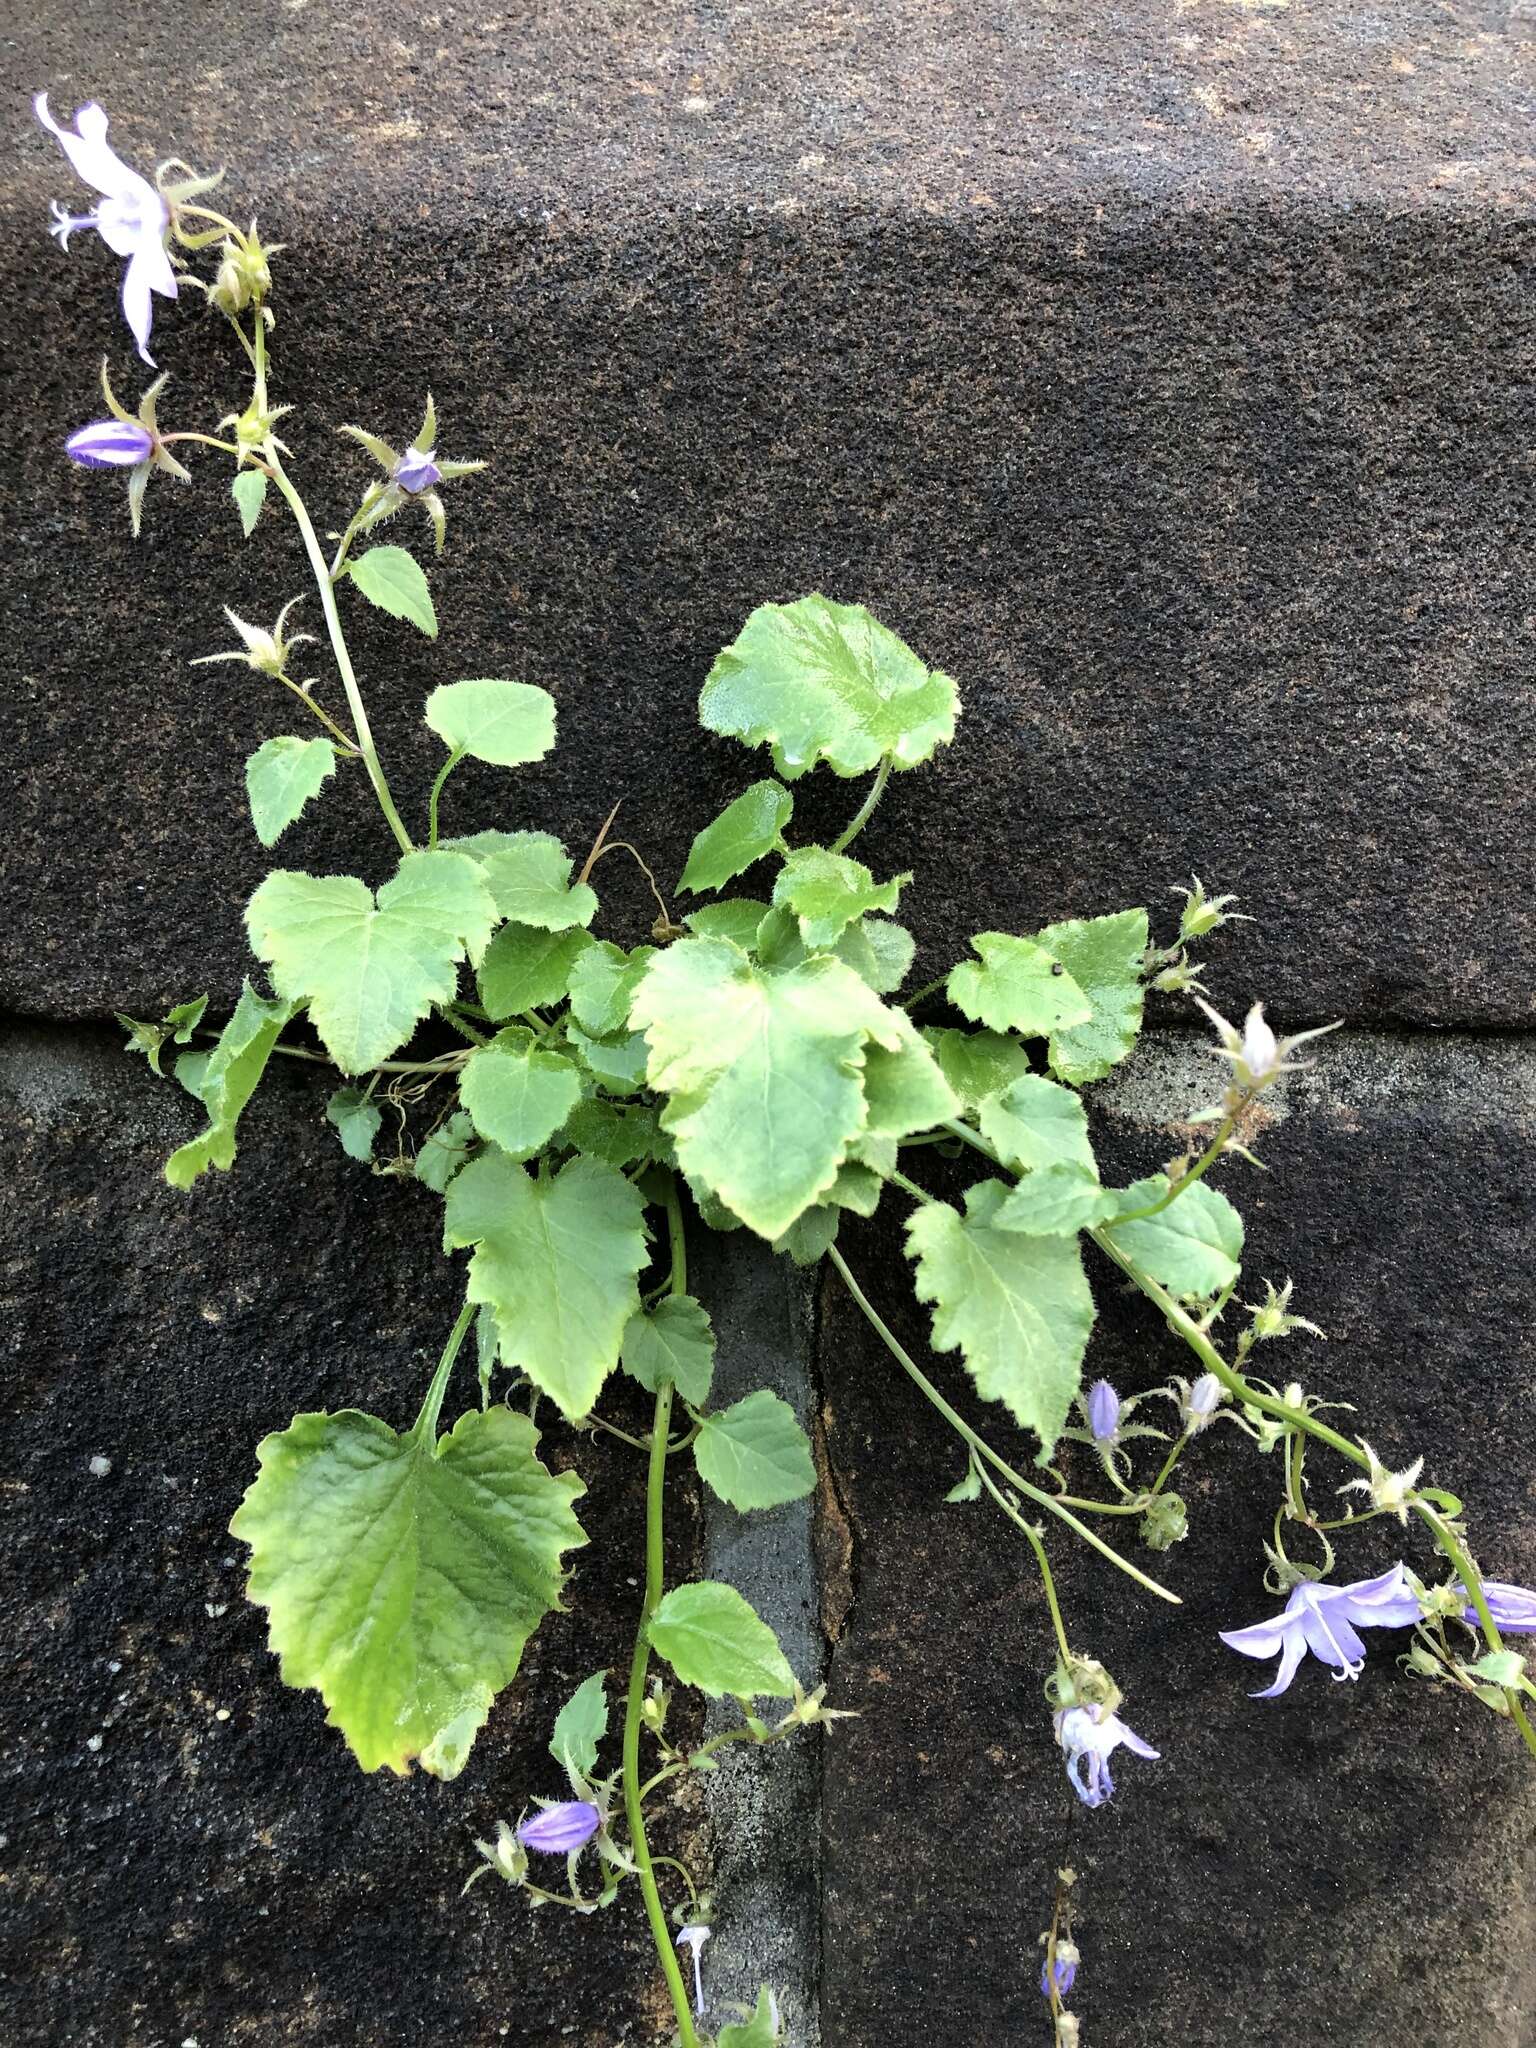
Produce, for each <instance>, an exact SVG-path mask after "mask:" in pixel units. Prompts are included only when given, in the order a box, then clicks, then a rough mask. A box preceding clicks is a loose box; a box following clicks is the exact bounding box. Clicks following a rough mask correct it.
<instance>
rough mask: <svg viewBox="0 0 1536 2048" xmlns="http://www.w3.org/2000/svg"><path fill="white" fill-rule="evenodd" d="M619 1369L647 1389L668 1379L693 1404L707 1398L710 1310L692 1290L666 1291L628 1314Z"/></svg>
mask: <svg viewBox="0 0 1536 2048" xmlns="http://www.w3.org/2000/svg"><path fill="white" fill-rule="evenodd" d="M621 1357H622V1361H623V1366H624V1370H625V1371H626V1372H627V1373H628V1374H629V1376H630V1378H631V1379H636V1380H638V1381H639V1382H640V1384H641V1386H642V1387H644V1388H646V1389H647V1391H648V1392H650V1393H652V1394H654V1393H656V1392H657V1391H658V1390H659V1389H660V1388H661V1387H662V1386H663V1385H664V1383H665V1382H666V1381H668V1380H670V1381H671V1382H672V1384H673V1386H675V1387H676V1388H677V1391H678V1392H679V1393H680V1394H681V1395H682V1397H683V1399H684V1400H685V1401H691V1402H692V1403H693V1405H694V1407H695V1408H698V1407H701V1406H702V1405H703V1403H704V1402H705V1401H707V1400H708V1399H709V1383H710V1381H711V1380H712V1379H713V1378H714V1375H715V1332H714V1326H713V1325H712V1324H711V1322H710V1320H709V1311H708V1310H707V1309H706V1308H705V1307H704V1305H703V1303H702V1302H698V1301H695V1300H694V1298H693V1296H692V1295H691V1294H668V1295H665V1296H664V1297H663V1298H662V1300H660V1301H658V1302H657V1304H656V1306H655V1307H654V1308H650V1309H641V1310H639V1311H638V1312H637V1313H636V1314H634V1315H632V1316H631V1317H630V1319H629V1322H628V1323H627V1325H626V1326H625V1330H624V1343H623V1348H622V1352H621Z"/></svg>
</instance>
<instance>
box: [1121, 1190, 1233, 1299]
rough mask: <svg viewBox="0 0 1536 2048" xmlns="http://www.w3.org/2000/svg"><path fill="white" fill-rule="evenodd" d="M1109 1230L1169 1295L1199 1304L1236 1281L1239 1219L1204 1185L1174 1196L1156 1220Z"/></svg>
mask: <svg viewBox="0 0 1536 2048" xmlns="http://www.w3.org/2000/svg"><path fill="white" fill-rule="evenodd" d="M1164 1191H1165V1192H1166V1183H1165V1184H1164ZM1154 1199H1155V1198H1154ZM1109 1229H1110V1234H1111V1235H1112V1236H1113V1238H1114V1240H1115V1243H1116V1244H1117V1245H1118V1246H1119V1247H1120V1249H1121V1251H1123V1252H1124V1253H1125V1255H1126V1257H1127V1258H1130V1259H1134V1260H1135V1262H1136V1264H1137V1265H1138V1266H1140V1267H1141V1268H1142V1270H1143V1271H1144V1272H1147V1273H1150V1274H1151V1276H1152V1278H1153V1279H1154V1280H1156V1281H1159V1282H1160V1283H1161V1284H1162V1285H1163V1286H1164V1287H1166V1288H1167V1289H1168V1291H1169V1293H1170V1294H1180V1295H1197V1296H1199V1297H1201V1298H1202V1299H1203V1298H1204V1297H1205V1296H1207V1295H1211V1294H1220V1293H1221V1291H1222V1289H1223V1288H1224V1287H1229V1286H1231V1285H1232V1283H1233V1282H1234V1281H1235V1280H1236V1278H1237V1275H1238V1269H1239V1267H1240V1266H1241V1264H1242V1258H1243V1219H1242V1217H1241V1216H1239V1215H1238V1213H1237V1211H1236V1210H1235V1209H1234V1208H1233V1206H1232V1204H1231V1203H1230V1202H1229V1201H1228V1200H1227V1198H1226V1196H1225V1195H1224V1194H1222V1193H1221V1192H1220V1190H1219V1189H1217V1188H1213V1187H1212V1186H1211V1184H1210V1182H1209V1181H1206V1180H1197V1181H1196V1182H1195V1183H1194V1184H1193V1186H1191V1187H1187V1188H1186V1189H1185V1190H1184V1192H1183V1194H1182V1195H1176V1196H1175V1197H1174V1199H1173V1200H1172V1201H1171V1202H1170V1203H1169V1204H1168V1207H1167V1208H1166V1209H1164V1210H1162V1211H1161V1212H1160V1213H1159V1214H1158V1215H1156V1216H1143V1217H1142V1218H1141V1219H1140V1221H1139V1222H1127V1223H1113V1224H1111V1225H1110V1226H1109Z"/></svg>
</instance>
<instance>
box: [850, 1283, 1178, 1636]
mask: <svg viewBox="0 0 1536 2048" xmlns="http://www.w3.org/2000/svg"><path fill="white" fill-rule="evenodd" d="M827 1256H828V1258H829V1259H830V1260H831V1261H832V1263H833V1265H834V1266H836V1268H837V1270H838V1272H839V1273H840V1274H841V1275H842V1278H843V1284H844V1286H845V1287H846V1288H847V1289H848V1292H849V1293H850V1294H851V1295H852V1296H853V1298H854V1301H855V1302H856V1303H857V1305H858V1307H859V1309H860V1311H861V1313H862V1314H863V1316H864V1318H865V1320H866V1321H867V1322H868V1324H869V1326H870V1328H871V1329H872V1330H873V1331H874V1333H875V1335H876V1336H877V1337H878V1338H879V1339H880V1341H881V1343H882V1344H884V1346H885V1348H886V1350H887V1351H889V1352H890V1354H891V1356H892V1357H893V1358H894V1359H895V1360H896V1363H897V1364H898V1365H899V1366H900V1367H901V1368H902V1370H903V1372H905V1373H906V1374H907V1376H908V1378H909V1379H910V1380H911V1381H912V1382H913V1384H914V1385H915V1386H916V1387H917V1388H918V1389H919V1391H920V1392H921V1393H923V1394H924V1395H926V1397H927V1398H928V1400H930V1401H931V1402H932V1403H933V1405H934V1407H935V1408H937V1409H938V1411H939V1413H940V1414H941V1415H942V1416H943V1418H944V1420H945V1421H946V1422H947V1423H948V1424H949V1426H950V1428H951V1429H953V1430H954V1431H955V1432H956V1434H957V1435H958V1436H960V1437H962V1438H963V1439H964V1440H965V1442H966V1443H967V1444H969V1445H970V1447H971V1449H972V1450H973V1451H975V1452H976V1453H977V1454H978V1456H980V1457H983V1458H985V1459H986V1461H987V1463H988V1464H989V1465H990V1466H991V1467H992V1469H993V1471H994V1472H1000V1473H1001V1474H1002V1476H1003V1477H1004V1479H1006V1480H1007V1482H1008V1484H1009V1485H1010V1486H1013V1487H1017V1489H1018V1491H1019V1492H1020V1493H1022V1494H1023V1495H1024V1496H1025V1498H1026V1499H1028V1500H1032V1501H1034V1502H1035V1503H1036V1504H1037V1505H1038V1506H1040V1507H1043V1508H1044V1509H1045V1510H1046V1511H1047V1512H1048V1513H1049V1514H1053V1515H1055V1517H1056V1518H1057V1520H1058V1521H1061V1522H1065V1523H1066V1525H1067V1527H1068V1528H1069V1529H1071V1530H1072V1531H1073V1532H1074V1533H1075V1534H1076V1535H1078V1536H1080V1537H1081V1538H1082V1539H1083V1541H1084V1542H1085V1543H1086V1544H1087V1545H1088V1547H1089V1548H1090V1549H1091V1550H1096V1551H1097V1552H1098V1553H1099V1555H1100V1556H1101V1557H1107V1558H1108V1559H1109V1561H1110V1563H1111V1564H1112V1565H1116V1566H1118V1567H1119V1569H1120V1570H1121V1571H1123V1572H1125V1573H1126V1574H1127V1575H1128V1576H1129V1577H1130V1578H1133V1579H1134V1580H1135V1581H1136V1583H1137V1584H1138V1585H1139V1586H1145V1587H1146V1589H1147V1591H1148V1592H1149V1593H1155V1594H1156V1595H1157V1597H1158V1599H1159V1600H1166V1601H1167V1602H1168V1603H1169V1605H1170V1606H1173V1607H1178V1606H1181V1605H1182V1604H1183V1603H1182V1602H1181V1601H1180V1599H1179V1596H1178V1594H1177V1593H1170V1592H1169V1590H1168V1588H1167V1587H1166V1586H1160V1585H1159V1584H1158V1582H1157V1580H1156V1579H1153V1578H1149V1577H1148V1576H1147V1574H1146V1573H1145V1572H1144V1571H1141V1570H1139V1569H1138V1567H1137V1566H1135V1565H1133V1564H1132V1563H1131V1562H1130V1560H1129V1559H1128V1558H1124V1557H1122V1556H1121V1555H1120V1553H1119V1551H1118V1550H1114V1549H1112V1548H1111V1546H1110V1545H1109V1544H1107V1543H1106V1542H1105V1541H1104V1539H1103V1537H1102V1536H1096V1535H1095V1534H1094V1532H1093V1531H1092V1530H1091V1529H1090V1528H1089V1527H1088V1526H1087V1525H1086V1523H1083V1522H1080V1521H1079V1520H1078V1519H1077V1517H1076V1515H1074V1514H1071V1513H1069V1512H1068V1510H1067V1509H1066V1508H1064V1507H1063V1506H1062V1505H1061V1503H1060V1501H1059V1500H1058V1499H1057V1498H1056V1496H1055V1495H1054V1494H1051V1493H1047V1492H1045V1490H1044V1489H1043V1488H1042V1487H1039V1486H1032V1485H1031V1484H1030V1482H1029V1481H1028V1480H1027V1479H1025V1478H1024V1477H1023V1475H1022V1474H1021V1473H1018V1472H1015V1471H1014V1469H1013V1467H1012V1466H1011V1465H1010V1464H1008V1463H1007V1462H1006V1461H1005V1460H1004V1459H1003V1458H1001V1457H999V1455H998V1454H997V1452H996V1451H994V1450H993V1448H992V1446H991V1445H990V1444H989V1443H988V1442H987V1440H986V1438H985V1437H982V1436H978V1435H977V1433H976V1431H975V1430H974V1429H972V1428H971V1426H970V1424H969V1423H968V1422H967V1421H966V1420H965V1418H964V1416H962V1415H961V1414H960V1413H959V1412H958V1411H957V1410H956V1409H954V1408H952V1407H951V1406H950V1405H949V1403H948V1402H947V1401H946V1400H945V1398H944V1396H943V1395H942V1394H941V1393H940V1392H939V1390H938V1388H937V1387H936V1386H935V1385H934V1384H933V1381H932V1380H931V1379H929V1377H928V1375H927V1374H926V1373H925V1372H924V1371H923V1370H922V1368H921V1367H920V1366H919V1365H918V1363H917V1361H916V1360H915V1359H914V1358H913V1357H912V1355H911V1354H910V1352H908V1351H907V1350H906V1349H905V1348H904V1347H903V1346H902V1345H901V1344H900V1343H899V1342H898V1341H897V1338H896V1336H895V1333H894V1332H893V1331H892V1330H891V1329H890V1327H889V1326H888V1325H887V1324H886V1323H885V1322H884V1321H883V1320H882V1319H881V1317H880V1315H879V1313H878V1311H877V1310H876V1309H875V1307H874V1306H873V1304H872V1303H871V1302H870V1300H869V1297H868V1296H867V1295H866V1294H865V1293H864V1290H863V1289H862V1288H861V1287H860V1285H859V1283H858V1281H857V1280H855V1279H854V1277H853V1275H852V1273H850V1272H849V1270H848V1265H847V1262H846V1260H845V1259H844V1258H843V1255H842V1253H841V1252H840V1251H839V1250H838V1248H837V1246H836V1245H835V1244H834V1245H832V1246H831V1247H830V1248H829V1249H828V1252H827Z"/></svg>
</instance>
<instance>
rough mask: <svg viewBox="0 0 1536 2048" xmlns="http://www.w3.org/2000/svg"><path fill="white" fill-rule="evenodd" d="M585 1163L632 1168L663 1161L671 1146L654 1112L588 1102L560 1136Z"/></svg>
mask: <svg viewBox="0 0 1536 2048" xmlns="http://www.w3.org/2000/svg"><path fill="white" fill-rule="evenodd" d="M560 1142H561V1144H562V1145H572V1146H574V1147H575V1149H576V1150H577V1151H578V1152H581V1153H584V1154H585V1155H586V1157H587V1158H588V1159H602V1160H605V1161H606V1162H607V1163H608V1165H609V1166H632V1165H633V1164H634V1163H635V1161H636V1160H637V1159H665V1158H666V1157H667V1156H668V1154H669V1152H670V1151H671V1147H670V1145H669V1144H668V1143H667V1141H666V1140H665V1139H664V1138H663V1137H662V1135H661V1126H660V1124H659V1123H658V1121H657V1117H656V1112H655V1110H654V1109H643V1108H638V1107H637V1108H633V1109H620V1108H619V1107H618V1105H617V1104H616V1103H612V1102H598V1101H596V1100H594V1099H588V1100H587V1101H585V1102H578V1103H577V1105H576V1107H575V1108H574V1109H573V1110H572V1111H571V1113H570V1115H569V1116H568V1117H567V1118H566V1120H565V1125H564V1128H563V1129H562V1130H561V1133H560Z"/></svg>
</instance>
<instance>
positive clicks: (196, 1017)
mask: <svg viewBox="0 0 1536 2048" xmlns="http://www.w3.org/2000/svg"><path fill="white" fill-rule="evenodd" d="M207 1007H208V998H207V997H206V996H194V997H193V998H192V1000H191V1001H190V1002H185V1003H178V1004H177V1005H176V1007H175V1008H174V1009H171V1010H167V1011H166V1013H165V1016H164V1017H163V1018H162V1019H161V1021H160V1022H159V1023H158V1024H141V1023H140V1022H139V1020H138V1018H137V1017H126V1016H124V1014H123V1012H122V1011H121V1010H116V1011H114V1012H113V1015H114V1016H115V1017H116V1019H117V1022H118V1023H119V1024H121V1025H122V1027H123V1029H124V1030H125V1031H126V1032H127V1034H128V1043H127V1047H126V1050H127V1051H129V1052H139V1053H142V1054H143V1055H144V1057H145V1059H147V1060H148V1061H149V1064H150V1066H151V1068H152V1069H153V1070H154V1072H155V1073H157V1074H161V1075H163V1074H164V1072H165V1069H164V1068H163V1067H162V1066H161V1064H160V1055H161V1053H162V1052H163V1051H164V1050H165V1047H166V1043H167V1041H168V1040H174V1042H175V1043H176V1044H177V1045H187V1044H190V1042H191V1039H192V1034H193V1032H194V1031H195V1030H196V1029H197V1027H198V1025H199V1024H201V1023H202V1021H203V1012H204V1010H206V1009H207ZM199 1057H201V1058H203V1059H204V1060H206V1057H207V1056H206V1054H204V1055H199ZM186 1065H187V1061H186V1060H185V1059H183V1060H178V1061H177V1077H178V1079H179V1078H180V1072H181V1069H182V1068H183V1067H184V1066H186ZM183 1086H184V1087H186V1088H187V1091H188V1093H189V1094H192V1095H195V1096H197V1098H198V1100H199V1101H201V1100H202V1089H201V1083H200V1082H199V1085H198V1086H196V1087H194V1086H192V1084H191V1079H190V1074H189V1078H188V1080H187V1081H186V1082H184V1083H183Z"/></svg>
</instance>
